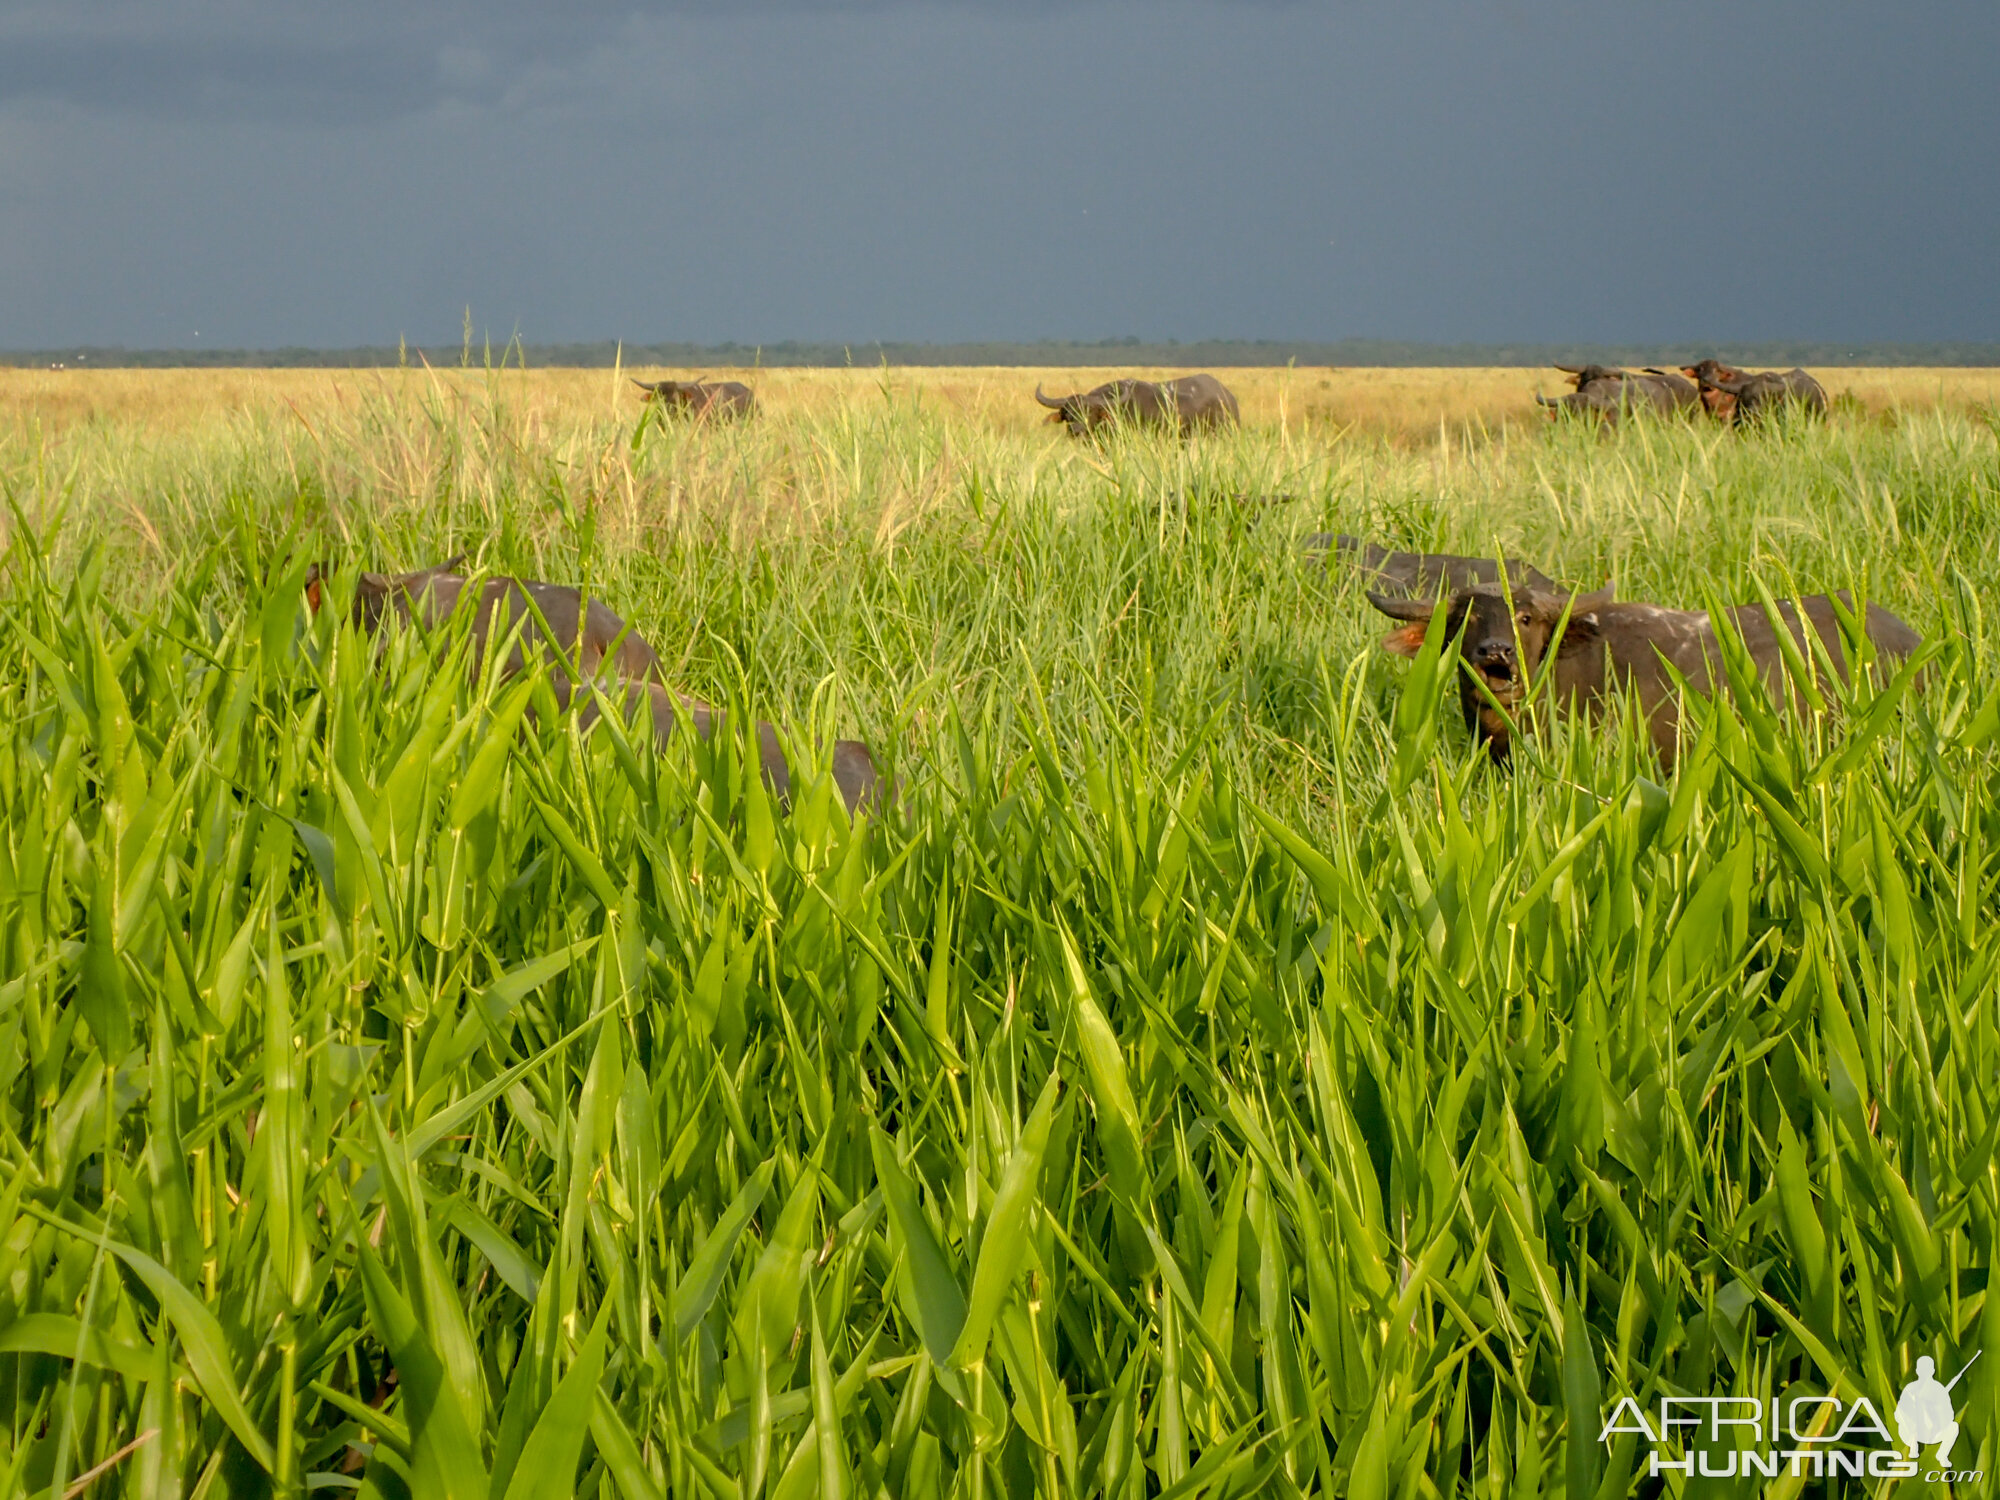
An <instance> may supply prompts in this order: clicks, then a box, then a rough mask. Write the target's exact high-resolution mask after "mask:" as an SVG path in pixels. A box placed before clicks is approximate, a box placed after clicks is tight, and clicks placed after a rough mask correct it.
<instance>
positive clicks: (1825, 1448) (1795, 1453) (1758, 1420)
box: [1597, 1350, 1986, 1484]
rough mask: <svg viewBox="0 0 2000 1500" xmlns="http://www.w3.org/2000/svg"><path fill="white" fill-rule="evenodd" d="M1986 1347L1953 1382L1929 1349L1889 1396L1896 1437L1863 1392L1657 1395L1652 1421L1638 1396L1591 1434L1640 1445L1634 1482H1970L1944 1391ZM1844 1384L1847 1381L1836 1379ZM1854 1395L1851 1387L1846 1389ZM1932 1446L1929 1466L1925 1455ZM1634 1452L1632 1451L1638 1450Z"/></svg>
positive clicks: (1973, 1472)
mask: <svg viewBox="0 0 2000 1500" xmlns="http://www.w3.org/2000/svg"><path fill="white" fill-rule="evenodd" d="M1983 1352H1985V1351H1983V1350H1977V1351H1975V1352H1974V1353H1973V1356H1972V1358H1971V1359H1968V1360H1967V1361H1966V1362H1965V1365H1964V1367H1963V1368H1962V1369H1960V1370H1959V1372H1958V1373H1957V1374H1956V1375H1954V1376H1952V1377H1951V1379H1950V1380H1948V1381H1944V1382H1940V1381H1939V1380H1938V1378H1937V1361H1936V1360H1934V1359H1932V1358H1931V1357H1930V1356H1929V1355H1928V1354H1926V1355H1922V1356H1920V1357H1919V1358H1918V1360H1917V1362H1916V1376H1915V1378H1914V1379H1912V1380H1910V1381H1909V1382H1908V1383H1907V1384H1905V1385H1904V1387H1903V1389H1902V1391H1901V1392H1900V1393H1899V1394H1898V1395H1897V1397H1896V1407H1895V1411H1894V1413H1893V1420H1894V1422H1895V1427H1896V1431H1895V1435H1894V1436H1892V1435H1891V1434H1890V1431H1889V1423H1888V1422H1887V1421H1885V1420H1884V1419H1883V1418H1882V1416H1881V1409H1880V1408H1879V1407H1877V1406H1876V1404H1875V1402H1874V1401H1873V1400H1872V1399H1870V1398H1869V1397H1868V1396H1867V1395H1866V1394H1859V1395H1850V1396H1846V1397H1843V1396H1836V1395H1833V1394H1832V1393H1830V1392H1814V1391H1806V1392H1803V1393H1792V1394H1787V1395H1785V1396H1782V1397H1781V1396H1777V1395H1772V1396H1769V1397H1768V1398H1767V1397H1763V1396H1747V1395H1746V1396H1662V1397H1660V1405H1659V1414H1658V1417H1657V1418H1654V1417H1653V1415H1652V1414H1651V1413H1649V1412H1647V1411H1645V1410H1643V1409H1642V1408H1641V1407H1640V1405H1639V1403H1638V1401H1637V1399H1635V1398H1634V1397H1631V1396H1624V1397H1621V1398H1620V1399H1619V1400H1618V1401H1617V1402H1616V1404H1614V1405H1613V1407H1612V1409H1611V1414H1610V1416H1609V1417H1607V1418H1606V1419H1605V1422H1604V1426H1603V1430H1602V1431H1600V1432H1599V1433H1598V1435H1597V1438H1598V1441H1599V1442H1601V1443H1607V1444H1608V1443H1610V1442H1612V1440H1613V1439H1615V1438H1618V1437H1619V1436H1621V1435H1623V1434H1629V1435H1630V1436H1631V1437H1632V1438H1637V1439H1640V1440H1642V1441H1643V1444H1644V1450H1643V1451H1644V1455H1645V1467H1644V1468H1643V1469H1641V1470H1640V1471H1639V1473H1638V1474H1637V1475H1635V1476H1634V1477H1635V1479H1636V1478H1640V1477H1644V1478H1651V1479H1657V1478H1659V1477H1660V1476H1662V1475H1664V1474H1675V1473H1678V1474H1682V1475H1685V1476H1687V1477H1688V1478H1689V1479H1693V1478H1697V1477H1698V1478H1702V1479H1748V1478H1751V1477H1752V1476H1755V1477H1759V1478H1764V1479H1775V1478H1777V1477H1778V1476H1779V1475H1785V1476H1786V1477H1789V1478H1793V1479H1804V1478H1813V1479H1861V1478H1870V1479H1915V1478H1917V1477H1918V1476H1919V1474H1921V1475H1922V1477H1923V1479H1924V1480H1925V1481H1926V1482H1928V1483H1939V1482H1943V1483H1946V1484H1952V1483H1958V1484H1975V1483H1977V1482H1979V1481H1980V1480H1982V1479H1984V1478H1985V1477H1986V1476H1985V1473H1984V1471H1982V1470H1979V1469H1953V1468H1952V1467H1951V1450H1952V1447H1953V1445H1954V1444H1956V1443H1957V1441H1958V1432H1959V1427H1958V1413H1957V1411H1956V1409H1955V1408H1954V1407H1953V1406H1952V1400H1951V1393H1952V1389H1953V1387H1955V1386H1956V1385H1957V1384H1958V1383H1959V1382H1960V1381H1961V1380H1963V1379H1965V1376H1966V1372H1967V1371H1969V1370H1970V1369H1971V1368H1972V1367H1973V1366H1974V1365H1975V1364H1977V1363H1978V1362H1979V1356H1980V1354H1981V1353H1983ZM1843 1384H1844V1383H1843ZM1849 1389H1850V1392H1851V1387H1850V1388H1849ZM1926 1448H1930V1449H1934V1450H1935V1452H1934V1453H1933V1455H1932V1464H1933V1465H1934V1467H1931V1468H1928V1469H1926V1468H1925V1466H1924V1465H1923V1463H1922V1461H1921V1460H1922V1458H1923V1451H1924V1450H1925V1449H1926ZM1635 1456H1636V1455H1635Z"/></svg>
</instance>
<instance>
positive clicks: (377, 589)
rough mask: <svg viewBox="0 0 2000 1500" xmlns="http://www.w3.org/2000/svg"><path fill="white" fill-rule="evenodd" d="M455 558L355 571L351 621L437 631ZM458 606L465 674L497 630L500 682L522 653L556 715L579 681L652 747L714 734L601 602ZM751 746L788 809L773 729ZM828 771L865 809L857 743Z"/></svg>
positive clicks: (867, 787)
mask: <svg viewBox="0 0 2000 1500" xmlns="http://www.w3.org/2000/svg"><path fill="white" fill-rule="evenodd" d="M463 561H464V559H463V557H455V558H452V559H450V560H449V561H446V562H443V563H440V564H438V565H437V566H436V567H431V568H424V569H421V570H419V571H417V572H414V573H397V574H383V573H363V574H362V575H361V578H360V580H359V582H358V583H357V584H356V585H355V589H354V621H355V623H356V624H357V625H359V626H361V627H362V628H363V629H364V630H366V631H369V632H370V633H373V632H375V631H378V630H380V629H381V627H382V625H383V624H384V623H385V622H386V621H388V620H389V619H391V618H392V617H393V618H394V619H395V620H397V621H398V622H400V623H403V624H411V623H414V624H416V625H418V626H420V627H422V628H423V629H426V630H435V629H437V628H438V627H440V626H441V625H443V624H444V623H445V622H447V621H449V620H450V619H452V618H453V616H454V615H455V614H457V612H458V610H459V609H460V607H461V602H462V601H463V600H464V599H465V597H466V590H467V588H468V586H470V585H471V583H472V580H470V579H468V578H467V577H465V576H464V574H463V573H461V572H460V571H459V568H460V565H461V564H462V563H463ZM324 586H325V578H324V573H323V570H322V569H320V568H318V567H314V568H313V569H311V570H310V571H309V572H308V573H307V575H306V601H307V603H308V604H309V605H310V606H311V607H312V608H313V609H314V610H315V611H317V610H318V609H319V607H320V603H321V599H322V596H323V590H324ZM468 607H469V608H470V611H471V626H470V632H469V646H470V650H471V657H472V662H473V670H474V671H477V670H479V668H480V667H481V666H482V665H483V664H484V662H485V661H486V658H487V643H488V640H489V638H490V637H492V636H493V634H494V633H495V632H496V631H497V632H498V635H499V638H500V639H501V640H503V641H504V640H506V639H507V638H508V637H509V636H510V635H512V636H513V641H512V644H511V645H510V646H509V647H508V651H507V655H506V656H505V658H503V659H502V660H501V661H500V663H499V670H500V673H501V675H502V676H513V675H515V674H517V673H520V672H522V671H524V670H526V668H527V665H528V662H529V658H530V657H531V656H532V657H533V659H534V660H535V661H537V662H539V663H542V664H543V665H545V666H546V668H547V670H548V682H549V686H550V689H551V690H552V691H553V693H554V695H555V699H556V703H557V705H558V706H559V707H561V708H563V709H564V710H567V709H568V708H569V707H570V706H571V704H572V703H573V702H574V701H575V700H576V699H577V698H578V696H579V693H578V683H579V680H580V681H581V682H583V683H585V684H589V685H590V686H593V687H595V688H596V689H597V690H598V692H599V693H602V694H604V695H605V696H607V697H609V699H610V701H611V702H612V703H614V704H616V705H620V706H622V708H623V709H624V712H625V716H626V718H627V719H630V718H633V717H634V716H637V715H640V714H643V715H644V716H645V717H646V718H647V719H648V720H649V721H650V722H651V723H652V726H653V730H654V735H655V737H656V738H657V739H658V740H659V741H660V742H661V743H664V742H665V741H666V740H667V738H668V737H669V736H670V735H671V734H672V733H673V732H674V729H675V728H676V726H677V725H678V724H679V722H680V720H681V719H682V717H686V718H687V719H688V720H689V721H690V722H691V723H692V724H693V726H694V731H695V733H696V734H697V735H698V736H700V737H701V738H702V739H707V738H708V737H709V736H710V735H712V734H713V733H714V732H715V726H716V723H717V722H718V720H719V719H720V717H721V716H720V714H719V713H718V711H717V710H716V709H715V708H714V707H713V706H711V705H710V704H707V703H704V702H702V701H701V700H700V699H698V698H694V697H690V696H689V695H687V694H685V693H681V692H678V691H676V690H675V689H674V688H673V687H672V686H671V685H670V684H669V683H668V682H667V680H666V672H665V669H664V668H663V666H662V665H661V662H660V658H659V655H658V653H656V652H655V651H654V650H653V648H652V646H651V645H649V644H648V643H647V641H646V639H645V637H643V636H641V635H640V634H639V633H638V632H637V631H636V630H634V629H632V628H631V627H630V626H629V625H627V624H626V623H625V621H624V620H622V619H620V618H619V616H618V615H617V614H616V613H615V612H614V611H613V610H612V609H611V607H610V606H609V605H607V604H605V603H604V602H603V601H602V600H600V599H586V598H585V597H584V596H583V594H582V592H581V591H580V590H577V589H573V588H569V587H567V586H566V585H563V584H554V583H541V582H537V581H536V580H534V579H522V578H488V579H485V580H484V581H482V582H480V583H479V584H478V585H477V593H476V594H475V595H474V596H473V602H472V603H471V604H470V605H469V606H468ZM545 625H546V629H544V626H545ZM517 626H518V634H516V633H515V632H516V628H517ZM584 696H585V697H586V698H587V701H585V702H583V703H582V705H581V708H580V710H579V713H578V719H579V722H580V723H582V724H583V726H584V727H585V728H588V727H589V726H590V725H591V724H593V723H595V722H596V720H597V717H598V697H597V695H596V694H586V695H584ZM757 745H758V751H759V758H760V759H761V761H762V764H763V771H764V780H765V783H766V785H768V786H769V787H770V788H771V789H772V790H773V791H774V792H775V793H776V794H777V795H778V797H779V799H780V801H782V802H787V803H788V802H789V801H790V799H791V791H792V775H791V767H790V765H789V764H788V763H787V761H786V759H785V752H784V749H783V747H782V746H781V745H780V744H779V742H778V732H777V730H776V729H774V728H773V727H772V726H771V725H770V724H768V723H765V722H763V721H762V720H759V721H758V724H757ZM833 774H834V780H835V782H836V783H837V784H838V785H839V787H840V794H841V797H842V799H843V800H844V801H845V802H846V803H847V809H848V811H849V812H853V811H854V810H855V809H856V808H857V807H861V806H873V805H874V804H875V802H876V800H877V798H878V796H879V791H880V779H879V777H878V776H877V774H876V770H875V761H874V757H873V756H871V755H870V754H869V752H868V747H867V746H866V745H863V744H861V743H860V742H859V741H858V740H840V741H837V742H836V743H835V745H834V750H833Z"/></svg>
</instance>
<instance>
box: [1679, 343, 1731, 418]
mask: <svg viewBox="0 0 2000 1500" xmlns="http://www.w3.org/2000/svg"><path fill="white" fill-rule="evenodd" d="M1681 374H1683V375H1685V376H1687V378H1688V379H1689V380H1692V381H1693V382H1694V383H1695V385H1696V386H1697V387H1699V388H1700V390H1701V404H1702V409H1703V410H1705V411H1706V412H1707V413H1708V414H1709V415H1710V416H1711V417H1714V418H1715V419H1716V420H1717V421H1718V422H1734V421H1735V420H1736V398H1735V397H1734V396H1733V395H1731V394H1730V393H1729V392H1728V391H1725V390H1724V389H1722V387H1721V386H1719V385H1717V384H1716V382H1717V381H1718V380H1728V381H1737V380H1743V379H1745V378H1746V377H1745V375H1744V373H1743V371H1741V370H1739V369H1737V368H1736V367H1735V366H1734V365H1725V364H1724V363H1723V362H1722V361H1721V360H1719V359H1716V358H1713V357H1710V358H1708V359H1704V360H1698V361H1696V362H1695V363H1694V364H1691V365H1682V366H1681Z"/></svg>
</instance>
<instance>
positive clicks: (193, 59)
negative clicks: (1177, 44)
mask: <svg viewBox="0 0 2000 1500" xmlns="http://www.w3.org/2000/svg"><path fill="white" fill-rule="evenodd" d="M918 3H922V0H649V3H647V4H645V5H633V4H631V3H630V0H570V3H567V4H565V5H563V6H561V7H552V6H549V5H546V4H538V3H533V0H493V3H490V4H478V3H472V0H422V3H414V0H412V3H396V0H355V3H352V4H346V5H337V6H330V5H325V4H302V3H296V0H294V3H281V4H273V5H255V6H252V5H246V4H231V3H227V0H161V3H158V4H145V5H135V4H127V3H117V4H101V3H90V0H83V3H78V4H62V5H53V6H51V5H29V6H21V7H17V8H15V9H13V10H12V11H10V12H8V13H6V14H4V15H0V105H5V104H7V103H10V102H24V103H32V102H36V101H46V102H63V103H67V104H71V105H75V106H78V107H82V108H87V109H94V110H107V111H116V112H119V113H127V114H133V115H142V116H153V117H169V118H187V119H218V118H251V119H260V118H285V119H297V118H310V119H316V120H337V119H343V118H348V119H355V120H374V119H379V118H381V117H382V116H383V115H384V114H390V115H394V114H402V113H407V112H411V111H416V110H422V109H425V108H429V107H430V106H432V105H435V104H439V103H443V102H448V101H456V102H467V103H474V104H478V105H484V106H497V107H507V106H508V105H510V104H512V105H518V104H519V103H521V102H522V101H523V99H524V98H534V99H544V98H546V97H547V95H548V94H549V92H550V91H551V90H552V89H558V88H559V86H560V83H561V81H562V77H563V75H564V74H565V73H566V72H567V70H569V69H571V68H573V67H574V66H575V65H576V64H577V63H578V62H579V60H581V59H583V58H586V57H588V56H589V55H590V54H591V53H592V52H593V51H595V50H597V49H600V48H604V47H607V46H615V45H617V44H618V43H619V41H620V38H621V37H622V36H625V35H628V34H630V33H631V32H632V31H633V30H635V29H637V30H644V28H645V27H646V25H647V23H648V22H649V21H652V20H657V19H660V18H672V17H681V16H696V17H711V18H723V17H727V18H732V19H735V20H738V21H743V20H754V19H756V18H757V17H760V16H784V15H849V16H853V15H865V14H869V13H880V12H884V11H888V10H893V9H895V8H897V7H898V6H901V5H907V4H918ZM957 3H958V4H959V5H960V6H962V7H963V8H965V9H968V10H979V9H987V10H990V11H995V12H1004V13H1009V14H1014V15H1023V16H1034V15H1041V14H1047V13H1049V12H1052V11H1055V10H1059V9H1062V8H1063V7H1064V6H1065V5H1066V4H1068V3H1070V0H1028V3H1023V0H1011V3H1009V0H957ZM524 85H525V86H526V87H525V88H524Z"/></svg>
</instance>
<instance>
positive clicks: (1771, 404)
mask: <svg viewBox="0 0 2000 1500" xmlns="http://www.w3.org/2000/svg"><path fill="white" fill-rule="evenodd" d="M1711 384H1713V385H1714V387H1715V389H1716V390H1718V391H1720V392H1722V393H1723V394H1724V395H1727V396H1730V397H1733V398H1734V400H1735V403H1736V408H1735V412H1734V414H1733V417H1732V420H1733V421H1734V422H1735V424H1736V425H1737V426H1739V427H1740V426H1742V425H1743V424H1744V423H1745V422H1754V421H1756V420H1757V419H1758V418H1759V417H1761V416H1763V415H1764V414H1765V413H1766V412H1772V411H1777V410H1779V409H1781V408H1784V407H1791V408H1794V409H1796V410H1798V411H1802V412H1805V413H1807V414H1808V415H1811V416H1816V417H1823V416H1825V415H1826V409H1827V400H1826V387H1825V386H1823V385H1821V384H1820V383H1819V382H1818V381H1817V380H1815V379H1813V378H1812V376H1810V375H1808V374H1807V373H1806V372H1805V371H1804V370H1801V369H1798V368H1796V367H1794V368H1793V369H1790V370H1762V371H1759V372H1757V373H1755V374H1751V375H1745V374H1742V372H1740V371H1739V372H1737V378H1736V379H1734V380H1732V379H1730V378H1729V377H1728V376H1721V377H1719V378H1717V379H1716V380H1714V381H1712V382H1711Z"/></svg>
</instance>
